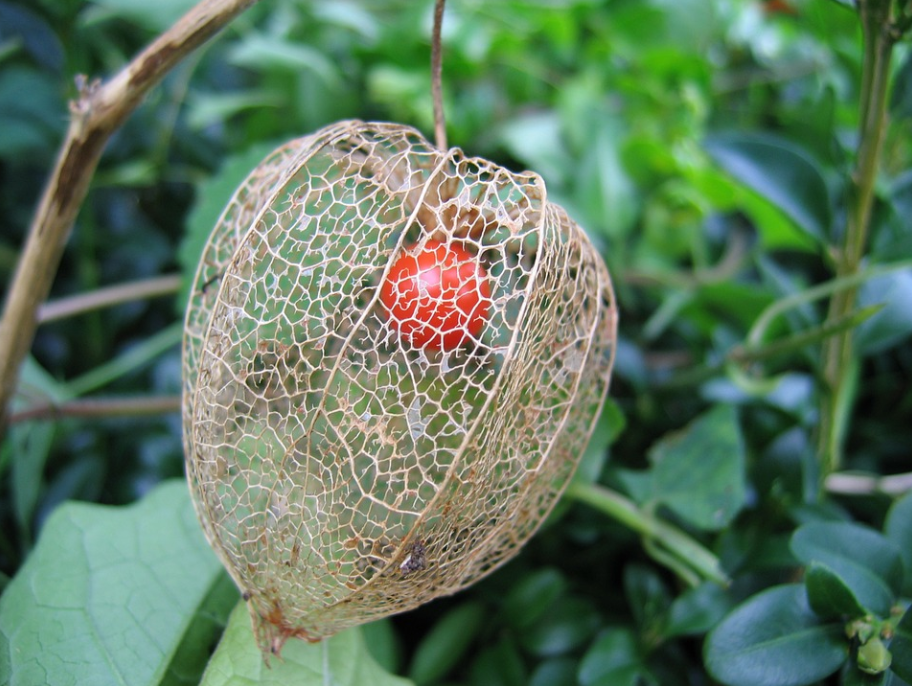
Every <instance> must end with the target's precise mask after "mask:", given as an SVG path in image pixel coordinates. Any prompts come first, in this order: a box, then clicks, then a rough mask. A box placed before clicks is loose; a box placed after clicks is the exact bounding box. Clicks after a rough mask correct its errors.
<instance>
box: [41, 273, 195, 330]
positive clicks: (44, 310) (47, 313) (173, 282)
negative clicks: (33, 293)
mask: <svg viewBox="0 0 912 686" xmlns="http://www.w3.org/2000/svg"><path fill="white" fill-rule="evenodd" d="M180 284H181V277H180V275H179V274H171V275H169V276H160V277H157V278H154V279H145V280H143V281H133V282H131V283H122V284H118V285H116V286H109V287H107V288H99V289H97V290H94V291H92V292H91V293H80V294H79V295H74V296H71V297H69V298H61V299H60V300H54V301H49V302H46V303H44V304H43V305H42V306H41V307H40V308H39V309H38V322H39V323H40V324H44V323H46V322H51V321H55V320H57V319H65V318H67V317H72V316H74V315H78V314H83V313H85V312H90V311H92V310H98V309H101V308H104V307H110V306H111V305H120V304H121V303H126V302H133V301H136V300H146V299H148V298H155V297H158V296H162V295H171V294H173V293H177V291H178V289H179V288H180Z"/></svg>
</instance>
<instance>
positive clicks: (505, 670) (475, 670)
mask: <svg viewBox="0 0 912 686" xmlns="http://www.w3.org/2000/svg"><path fill="white" fill-rule="evenodd" d="M470 672H471V675H472V678H471V681H470V683H472V684H484V686H526V685H527V683H528V675H527V674H526V668H525V665H524V663H523V658H522V655H521V654H520V652H519V649H518V648H517V647H516V645H515V643H514V642H513V641H512V640H511V639H510V638H508V637H504V638H502V639H501V640H500V641H498V642H497V643H495V644H494V645H493V646H491V647H490V648H485V649H484V650H482V651H481V652H480V653H479V654H478V657H476V658H475V661H474V662H473V663H472V668H471V670H470Z"/></svg>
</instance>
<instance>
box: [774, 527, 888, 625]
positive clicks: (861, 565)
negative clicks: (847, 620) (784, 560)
mask: <svg viewBox="0 0 912 686" xmlns="http://www.w3.org/2000/svg"><path fill="white" fill-rule="evenodd" d="M791 548H792V552H793V553H794V554H795V556H796V557H797V558H798V559H799V560H801V561H802V562H804V563H806V564H812V563H822V565H824V566H825V567H826V568H827V570H828V571H829V572H830V573H831V574H833V575H836V576H838V578H839V579H841V580H842V583H843V584H844V585H845V587H846V590H849V591H850V592H851V594H852V595H853V596H854V597H855V598H856V599H857V602H858V603H860V604H861V606H862V607H864V608H865V609H867V610H868V611H870V612H873V613H875V614H878V615H880V616H886V615H888V614H889V613H890V608H891V607H892V606H893V602H894V600H895V598H896V595H897V594H898V593H899V590H900V587H901V585H902V578H903V566H902V558H901V557H900V553H899V550H898V549H897V548H896V546H894V545H893V544H892V543H890V542H889V541H888V540H887V539H885V538H884V537H883V536H881V535H880V534H878V533H877V532H875V531H872V530H871V529H867V528H865V527H862V526H859V525H857V524H849V523H846V522H818V523H813V524H807V525H805V526H803V527H801V528H800V529H798V531H796V532H795V534H794V536H792V542H791ZM832 597H833V599H834V602H835V598H836V596H832ZM847 602H848V601H847V600H846V599H845V598H840V600H839V601H838V604H837V605H834V606H833V607H834V609H836V608H837V607H838V608H841V607H843V606H844V603H847Z"/></svg>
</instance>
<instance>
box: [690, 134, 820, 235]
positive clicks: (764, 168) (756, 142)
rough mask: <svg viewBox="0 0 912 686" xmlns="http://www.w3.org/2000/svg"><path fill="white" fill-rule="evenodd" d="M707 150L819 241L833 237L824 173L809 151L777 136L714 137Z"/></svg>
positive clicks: (707, 141) (708, 140) (710, 140)
mask: <svg viewBox="0 0 912 686" xmlns="http://www.w3.org/2000/svg"><path fill="white" fill-rule="evenodd" d="M704 147H705V148H706V151H707V152H708V153H709V154H710V156H711V157H712V158H713V159H714V160H715V161H716V163H717V164H719V165H720V166H721V167H722V168H723V169H725V170H726V171H727V172H728V173H729V174H731V175H732V176H734V177H735V178H736V179H738V180H739V181H740V182H741V183H743V184H744V185H745V186H747V187H748V188H751V189H752V190H754V191H756V192H757V193H759V194H760V195H762V196H763V197H764V198H766V199H767V200H769V201H770V202H771V203H773V204H774V205H776V206H777V207H778V208H779V209H780V210H782V211H783V212H784V213H785V214H786V215H788V217H789V218H790V219H791V220H792V221H793V222H795V225H796V226H798V228H800V229H801V230H802V231H803V232H804V233H805V234H807V235H808V236H809V237H811V238H813V239H814V241H816V242H822V241H823V240H824V239H825V238H826V237H827V235H828V234H829V229H830V224H831V222H832V211H831V209H830V200H829V192H828V190H827V185H826V182H825V180H824V178H823V174H822V172H821V171H820V169H819V168H818V166H817V164H816V163H815V162H814V161H813V160H812V159H811V157H810V156H809V155H808V154H807V153H805V152H804V151H803V150H801V149H800V148H798V147H797V146H795V145H794V144H792V143H790V142H788V141H786V140H783V139H780V138H776V137H774V136H770V135H760V134H749V133H729V134H719V135H715V136H711V137H710V138H708V139H707V140H706V141H705V143H704Z"/></svg>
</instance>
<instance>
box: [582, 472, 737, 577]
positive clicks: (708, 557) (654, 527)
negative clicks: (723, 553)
mask: <svg viewBox="0 0 912 686" xmlns="http://www.w3.org/2000/svg"><path fill="white" fill-rule="evenodd" d="M566 495H568V496H569V497H571V498H574V499H576V500H579V501H580V502H583V503H586V504H587V505H591V506H592V507H594V508H595V509H597V510H599V511H601V512H604V513H605V514H606V515H608V516H609V517H612V518H613V519H615V520H617V521H618V522H620V523H621V524H623V525H624V526H626V527H628V528H629V529H631V530H633V531H635V532H636V533H638V534H640V535H641V536H642V537H643V538H644V539H645V540H646V541H648V542H649V543H650V544H653V545H657V546H659V547H660V549H662V550H664V551H666V552H667V553H668V554H669V555H671V556H672V557H673V558H674V559H675V560H676V561H677V563H678V564H682V565H683V566H684V567H687V568H690V569H691V570H693V571H694V572H696V573H697V575H699V577H700V578H702V579H706V580H708V581H714V582H716V583H718V584H722V585H724V586H727V585H728V584H729V583H730V580H729V578H728V576H727V575H726V574H725V572H724V571H723V569H722V566H721V564H720V563H719V558H717V557H716V556H715V555H713V554H712V553H711V552H710V551H709V550H707V549H706V548H704V547H703V546H702V545H700V544H699V543H698V542H697V541H695V540H694V539H693V538H691V537H690V536H688V535H687V534H686V533H684V532H683V531H681V530H680V529H678V528H677V527H675V526H672V525H671V524H669V523H668V522H665V521H663V520H662V519H659V518H658V517H656V516H655V515H653V514H650V513H648V512H646V511H644V510H641V509H640V508H639V507H637V505H636V503H634V502H633V501H632V500H630V499H628V498H625V497H624V496H623V495H621V494H620V493H618V492H616V491H612V490H610V489H607V488H604V487H603V486H598V485H596V484H584V483H578V482H571V483H570V485H569V486H568V487H567V492H566ZM685 580H686V579H685Z"/></svg>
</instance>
